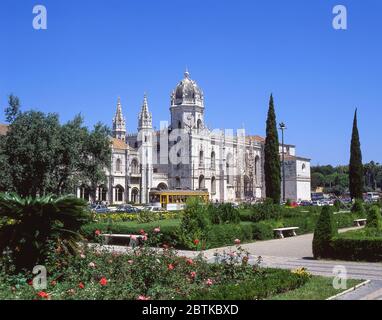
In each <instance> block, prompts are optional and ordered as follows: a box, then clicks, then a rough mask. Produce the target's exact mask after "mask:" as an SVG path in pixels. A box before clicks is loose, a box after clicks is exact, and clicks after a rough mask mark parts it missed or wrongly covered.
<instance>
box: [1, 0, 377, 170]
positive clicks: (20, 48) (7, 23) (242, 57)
mask: <svg viewBox="0 0 382 320" xmlns="http://www.w3.org/2000/svg"><path fill="white" fill-rule="evenodd" d="M36 4H43V5H45V6H46V8H47V10H48V30H46V31H36V30H34V29H33V28H32V20H33V17H34V16H33V14H32V8H33V6H34V5H36ZM337 4H343V5H346V7H347V9H348V30H346V31H338V30H334V29H333V28H332V19H333V14H332V9H333V7H334V6H335V5H337ZM381 15H382V2H381V1H380V0H363V1H360V0H354V1H350V0H341V1H339V0H338V1H330V0H309V1H306V0H289V1H285V0H261V1H260V0H222V1H216V0H193V1H179V0H178V1H175V0H161V1H158V0H134V1H133V0H107V1H106V0H80V1H78V0H77V1H75V0H65V1H64V0H38V1H37V0H36V1H31V0H2V1H1V9H0V41H1V44H2V46H1V50H0V106H1V107H3V106H6V103H7V95H8V94H9V93H14V94H16V95H18V96H19V97H20V99H21V101H22V105H23V109H24V110H26V109H30V108H33V109H38V110H42V111H44V112H58V113H59V114H60V118H61V120H62V121H67V120H69V119H71V118H73V117H74V115H75V114H77V113H82V114H83V116H84V117H85V120H86V124H88V125H93V124H94V123H96V122H98V121H102V122H104V123H106V124H108V125H111V119H112V117H113V115H114V113H115V107H116V102H117V97H118V96H120V97H121V99H122V105H123V110H124V113H125V116H126V117H127V124H128V131H130V132H135V131H136V127H137V113H138V111H139V109H140V106H141V104H142V99H143V93H144V92H145V91H146V92H147V93H148V95H149V106H150V109H151V111H152V112H153V116H154V122H155V126H156V127H158V128H159V122H160V120H167V119H169V105H170V93H171V91H172V90H173V88H174V87H175V86H176V84H177V83H178V82H179V81H180V80H181V79H182V77H183V72H184V70H185V68H186V66H188V68H189V69H190V72H191V77H192V78H193V79H195V80H196V81H197V82H198V84H199V85H200V86H201V87H202V89H203V90H204V93H205V96H206V101H205V103H206V119H207V124H208V125H209V127H212V128H233V129H236V128H240V127H242V126H243V124H244V127H245V128H246V130H247V131H249V132H250V133H252V134H259V135H264V131H265V120H266V113H267V108H268V100H269V95H270V93H271V92H273V94H274V97H275V105H276V112H277V117H278V120H279V121H284V122H286V124H287V126H288V130H287V133H286V141H287V142H288V143H293V144H296V145H297V147H298V153H299V154H300V155H301V156H306V157H310V158H312V163H313V164H327V163H330V164H345V163H347V162H348V158H349V155H348V153H349V140H350V135H351V125H352V118H353V113H354V109H355V107H358V110H359V129H360V135H361V143H362V149H363V156H364V160H365V161H370V160H375V161H379V162H382V148H381V137H382V134H381V127H380V124H381V118H382V117H381V116H382V111H381V105H380V101H382V90H381V89H382V62H381V57H382V43H381V31H382V19H381ZM0 122H4V116H3V113H1V114H0Z"/></svg>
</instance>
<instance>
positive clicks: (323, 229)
mask: <svg viewBox="0 0 382 320" xmlns="http://www.w3.org/2000/svg"><path fill="white" fill-rule="evenodd" d="M337 232H338V231H337V228H336V227H335V225H334V219H333V213H332V210H331V208H330V207H328V206H326V207H323V208H322V211H321V215H320V217H319V218H318V221H317V225H316V229H315V231H314V237H313V255H314V257H315V258H316V259H319V258H326V257H328V256H330V240H331V239H332V238H333V237H334V236H335V235H336V234H337Z"/></svg>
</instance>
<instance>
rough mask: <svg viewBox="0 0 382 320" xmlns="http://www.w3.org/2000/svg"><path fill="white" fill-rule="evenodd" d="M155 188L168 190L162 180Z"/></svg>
mask: <svg viewBox="0 0 382 320" xmlns="http://www.w3.org/2000/svg"><path fill="white" fill-rule="evenodd" d="M157 189H158V190H168V186H167V184H165V183H164V182H161V183H160V184H158V186H157Z"/></svg>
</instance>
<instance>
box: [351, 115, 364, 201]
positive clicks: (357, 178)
mask: <svg viewBox="0 0 382 320" xmlns="http://www.w3.org/2000/svg"><path fill="white" fill-rule="evenodd" d="M363 182H364V181H363V164H362V152H361V144H360V141H359V133H358V124H357V109H356V110H355V114H354V122H353V133H352V139H351V147H350V164H349V188H350V196H351V198H352V199H363Z"/></svg>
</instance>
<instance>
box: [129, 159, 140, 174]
mask: <svg viewBox="0 0 382 320" xmlns="http://www.w3.org/2000/svg"><path fill="white" fill-rule="evenodd" d="M131 173H132V174H139V164H138V161H137V159H134V160H133V161H131Z"/></svg>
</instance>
